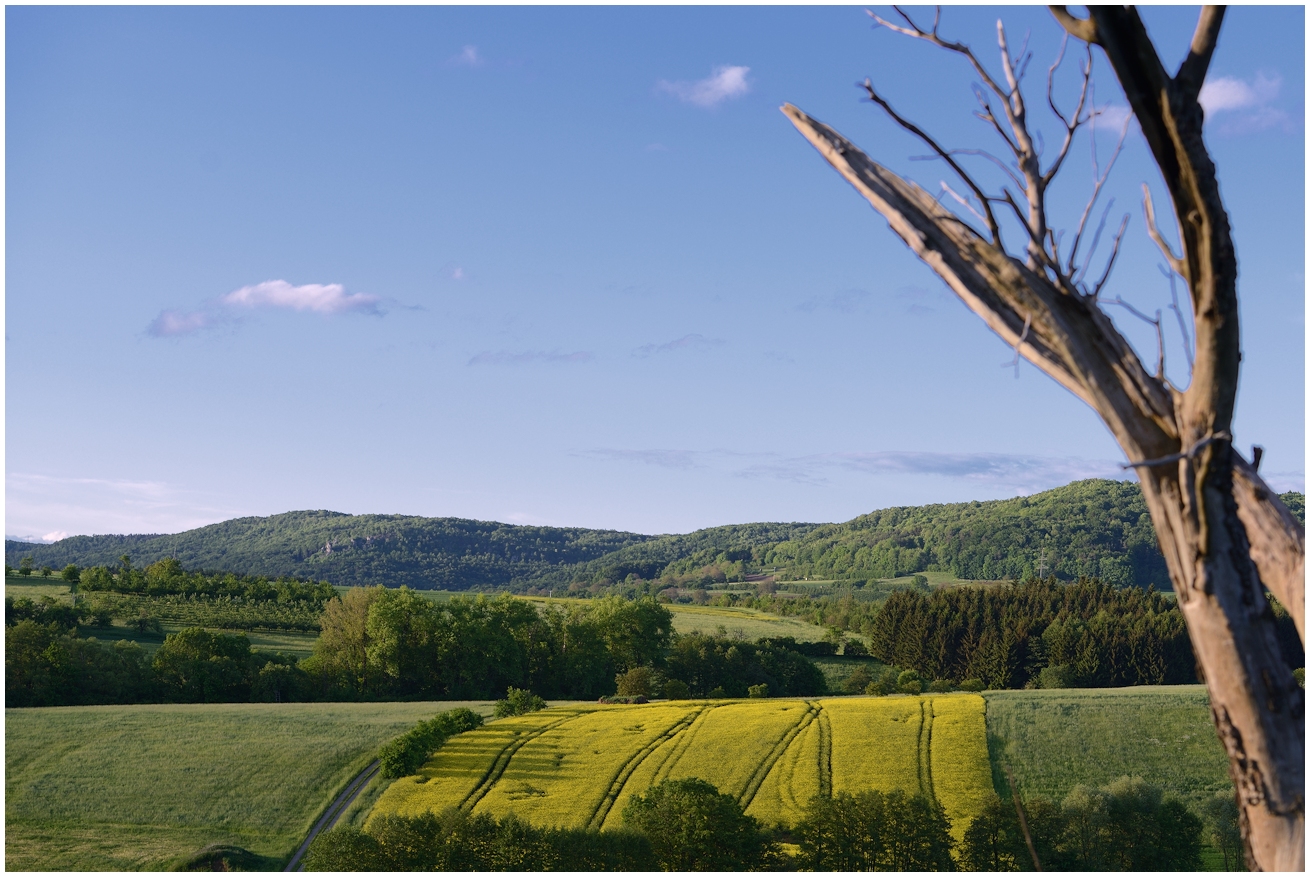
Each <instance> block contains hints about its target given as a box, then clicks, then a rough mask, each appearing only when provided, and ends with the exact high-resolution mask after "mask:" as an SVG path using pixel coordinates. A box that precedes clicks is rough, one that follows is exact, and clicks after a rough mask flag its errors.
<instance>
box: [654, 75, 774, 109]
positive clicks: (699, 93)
mask: <svg viewBox="0 0 1310 877" xmlns="http://www.w3.org/2000/svg"><path fill="white" fill-rule="evenodd" d="M750 69H751V68H749V67H729V66H721V67H715V68H714V72H713V73H711V74H710V76H709V78H708V79H702V80H700V81H699V82H669V81H667V80H664V79H661V80H660V81H659V82H658V83H656V86H655V87H656V88H658V89H659V90H660V91H664V92H668V93H669V94H671V95H673V96H674V97H676V98H678V100H681V101H685V102H687V103H689V104H695V105H696V106H698V107H714V106H718V105H719V104H720V103H722V102H723V101H725V100H728V99H729V98H734V97H741V96H742V95H743V94H746V92H748V91H750V87H751V86H750V83H749V82H748V81H747V80H746V74H747V73H749V72H750Z"/></svg>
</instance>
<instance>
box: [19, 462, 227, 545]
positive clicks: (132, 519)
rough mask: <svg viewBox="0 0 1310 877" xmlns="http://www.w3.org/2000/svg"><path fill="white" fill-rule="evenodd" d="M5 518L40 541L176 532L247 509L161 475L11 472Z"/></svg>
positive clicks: (225, 518) (225, 517)
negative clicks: (137, 477)
mask: <svg viewBox="0 0 1310 877" xmlns="http://www.w3.org/2000/svg"><path fill="white" fill-rule="evenodd" d="M5 505H6V508H5V514H6V524H7V525H8V528H9V529H11V531H12V532H14V533H25V534H35V533H42V534H44V535H43V536H41V537H40V539H41V541H56V540H58V539H64V538H67V537H68V536H69V535H70V534H92V533H176V532H179V531H181V530H188V529H191V528H192V527H199V526H203V525H205V524H212V523H214V522H216V521H222V520H227V519H229V518H233V517H238V516H241V515H245V514H250V513H251V512H250V510H249V509H245V508H233V507H230V506H224V505H221V504H220V505H216V504H214V502H213V498H212V497H207V496H200V495H197V494H195V493H194V492H192V491H188V490H184V489H181V488H179V487H177V486H175V485H172V484H168V483H166V482H162V481H141V480H133V479H124V478H89V477H73V476H57V475H44V474H38V473H30V472H10V473H7V474H6V477H5Z"/></svg>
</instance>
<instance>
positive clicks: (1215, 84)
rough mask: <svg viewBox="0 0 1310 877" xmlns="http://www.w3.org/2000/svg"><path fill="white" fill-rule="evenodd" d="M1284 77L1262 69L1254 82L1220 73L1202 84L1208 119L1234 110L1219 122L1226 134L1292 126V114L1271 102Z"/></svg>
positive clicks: (1221, 129) (1202, 97)
mask: <svg viewBox="0 0 1310 877" xmlns="http://www.w3.org/2000/svg"><path fill="white" fill-rule="evenodd" d="M1282 85H1283V78H1282V77H1281V76H1279V75H1278V74H1277V73H1266V72H1264V71H1261V72H1259V73H1257V74H1256V75H1255V78H1254V79H1253V80H1251V81H1250V82H1247V81H1245V80H1242V79H1238V78H1236V77H1233V76H1216V77H1214V78H1213V79H1210V80H1209V81H1207V82H1206V83H1205V85H1203V86H1201V95H1200V98H1199V100H1200V102H1201V107H1202V109H1204V110H1205V115H1206V117H1207V119H1210V118H1213V117H1215V116H1218V115H1220V114H1221V113H1234V114H1236V115H1235V117H1231V118H1228V119H1226V120H1225V121H1224V122H1223V124H1221V125H1220V126H1219V132H1220V133H1222V134H1251V133H1257V132H1260V131H1268V130H1269V129H1271V128H1283V129H1284V130H1292V127H1293V126H1292V119H1291V117H1290V116H1289V115H1288V114H1287V113H1286V112H1285V111H1284V110H1281V109H1278V108H1277V107H1274V106H1270V104H1272V103H1273V102H1274V101H1275V100H1277V99H1278V92H1279V91H1280V89H1281V88H1282Z"/></svg>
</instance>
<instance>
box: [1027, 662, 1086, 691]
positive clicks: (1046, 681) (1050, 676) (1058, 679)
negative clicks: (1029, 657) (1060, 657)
mask: <svg viewBox="0 0 1310 877" xmlns="http://www.w3.org/2000/svg"><path fill="white" fill-rule="evenodd" d="M1037 679H1038V685H1039V687H1041V688H1073V687H1074V685H1076V684H1077V679H1076V676H1075V674H1074V669H1073V668H1072V667H1070V666H1069V665H1068V664H1052V665H1051V666H1049V667H1043V668H1042V672H1041V673H1039V674H1038V676H1037Z"/></svg>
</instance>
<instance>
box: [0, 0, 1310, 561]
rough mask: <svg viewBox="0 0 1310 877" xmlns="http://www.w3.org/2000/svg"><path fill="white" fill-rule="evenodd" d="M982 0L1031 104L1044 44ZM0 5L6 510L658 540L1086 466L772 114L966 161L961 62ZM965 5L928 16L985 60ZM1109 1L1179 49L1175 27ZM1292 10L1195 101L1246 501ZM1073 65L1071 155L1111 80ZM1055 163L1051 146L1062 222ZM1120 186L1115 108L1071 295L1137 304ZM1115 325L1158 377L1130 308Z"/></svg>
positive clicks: (991, 493) (761, 30) (478, 15)
mask: <svg viewBox="0 0 1310 877" xmlns="http://www.w3.org/2000/svg"><path fill="white" fill-rule="evenodd" d="M1001 14H1002V16H1003V18H1004V19H1005V21H1006V23H1007V29H1008V32H1009V33H1010V35H1011V40H1012V42H1014V43H1016V44H1017V43H1019V42H1020V41H1021V40H1022V39H1023V36H1024V34H1028V35H1029V40H1030V43H1029V45H1030V47H1031V48H1032V50H1033V52H1034V60H1033V70H1034V71H1036V72H1035V73H1032V74H1030V83H1029V85H1030V89H1031V90H1032V96H1033V99H1034V102H1035V103H1038V104H1040V102H1041V100H1040V99H1041V92H1042V89H1043V82H1044V77H1045V71H1046V67H1047V66H1048V65H1049V64H1050V62H1051V60H1052V59H1053V58H1054V56H1055V54H1056V52H1057V51H1058V49H1059V44H1060V31H1059V30H1058V28H1057V27H1056V25H1055V24H1054V22H1053V21H1052V20H1051V19H1050V18H1049V16H1048V14H1047V13H1045V12H1044V11H1042V10H1040V9H1031V8H1009V9H1004V10H1002V13H1001ZM5 17H6V135H7V136H6V161H7V164H6V183H7V186H6V220H7V221H6V257H7V258H6V277H5V279H6V308H5V318H6V328H5V332H6V336H5V337H6V359H5V363H6V415H7V417H6V522H5V531H6V533H8V534H13V535H18V536H36V537H47V536H48V537H52V538H53V537H55V536H58V535H59V534H63V533H68V534H78V533H106V532H174V531H179V530H183V529H187V528H190V527H194V526H199V525H202V524H206V523H211V522H215V521H219V520H224V519H227V518H231V517H236V516H240V515H266V514H274V513H278V512H282V511H287V510H291V509H305V508H327V509H333V510H337V511H343V512H351V513H367V512H378V513H404V514H419V515H431V516H445V515H454V516H461V517H471V518H479V519H486V520H500V521H508V522H513V523H536V524H551V525H575V526H588V527H607V528H615V529H627V530H636V531H641V532H649V533H656V532H685V531H688V530H691V529H695V528H698V527H704V526H711V525H716V524H726V523H741V522H746V521H758V520H800V521H839V520H846V519H849V518H851V517H853V516H855V515H858V514H861V513H864V512H867V511H870V510H872V509H875V508H881V507H886V506H890V505H903V504H920V503H927V502H947V501H961V500H972V499H989V498H997V497H1004V496H1013V495H1016V494H1018V493H1030V492H1035V491H1038V490H1043V489H1047V488H1050V487H1054V486H1058V485H1060V484H1064V483H1067V482H1068V481H1071V480H1073V479H1075V478H1082V477H1090V476H1109V477H1122V476H1121V475H1120V469H1119V464H1120V463H1121V462H1122V456H1121V454H1120V453H1119V450H1118V448H1117V446H1116V445H1115V443H1114V442H1113V440H1112V439H1111V438H1110V437H1109V435H1108V433H1107V432H1106V431H1105V429H1104V428H1103V427H1102V426H1101V425H1100V422H1099V420H1098V419H1097V418H1096V417H1095V416H1094V415H1093V414H1092V413H1091V412H1090V411H1089V410H1087V409H1085V408H1084V407H1083V406H1082V405H1081V403H1079V402H1077V401H1076V400H1075V399H1073V398H1072V397H1071V396H1070V395H1068V394H1067V393H1066V392H1065V391H1063V390H1062V389H1060V388H1059V387H1058V386H1056V385H1055V384H1054V383H1053V382H1051V381H1050V380H1048V379H1047V378H1045V377H1044V376H1042V375H1041V374H1039V373H1038V372H1037V371H1036V370H1035V369H1033V368H1032V367H1031V366H1028V365H1026V364H1025V365H1024V366H1022V367H1021V368H1020V370H1019V377H1018V379H1017V380H1016V378H1015V373H1014V370H1013V369H1010V368H1006V367H1003V363H1005V362H1006V361H1008V360H1009V359H1010V358H1011V352H1010V351H1009V350H1008V349H1007V348H1005V346H1004V345H1003V344H1002V343H1001V342H1000V341H999V340H998V339H997V338H996V337H994V336H993V335H992V334H991V333H990V332H989V331H988V330H987V329H986V328H985V327H984V326H983V325H982V323H981V322H980V321H979V320H977V318H975V317H973V316H972V314H970V313H969V312H967V311H966V310H965V309H964V307H963V306H962V305H961V304H959V303H958V302H957V301H956V300H955V299H954V298H953V297H952V296H951V295H949V293H947V292H946V290H945V287H944V286H943V285H942V284H941V283H940V282H939V281H938V280H936V278H935V277H934V276H933V275H932V274H931V272H930V271H929V270H928V269H927V268H926V267H925V266H923V265H922V264H921V263H919V262H918V260H917V259H915V257H913V256H912V255H911V254H910V253H909V252H908V251H907V250H906V249H905V248H904V246H903V245H902V244H901V243H900V241H899V240H898V239H897V238H895V237H894V235H893V234H892V233H891V232H890V231H889V230H888V229H887V226H886V223H885V222H884V221H883V220H882V219H881V218H880V217H878V216H877V215H876V214H874V213H873V212H872V211H871V209H870V208H869V207H868V206H867V205H865V204H864V202H863V201H862V200H861V199H860V198H859V197H858V196H857V195H856V194H855V193H854V192H853V190H851V189H850V188H849V187H848V186H847V185H846V184H845V183H844V182H843V181H842V180H841V179H840V178H839V177H838V176H837V175H836V174H835V173H834V172H833V171H832V170H831V169H830V168H828V167H827V165H826V164H825V163H824V162H823V161H822V160H821V159H820V157H819V156H818V154H817V153H815V152H814V150H813V149H812V148H811V147H810V146H809V145H808V144H806V143H805V141H804V140H803V139H802V138H801V137H800V136H799V135H798V134H797V133H796V132H795V131H794V129H792V127H791V125H790V124H789V123H788V122H787V121H786V119H785V118H784V117H783V116H782V115H781V114H780V113H779V112H778V107H779V105H780V104H782V103H783V102H784V101H790V102H792V103H795V104H797V105H798V106H800V107H801V108H802V109H804V110H806V111H807V112H809V113H810V114H811V115H813V116H816V117H817V118H819V119H821V120H823V121H825V122H828V123H829V124H831V125H833V126H834V127H836V128H837V129H838V130H840V131H842V132H843V133H844V134H846V135H847V136H848V137H850V138H851V139H853V140H854V141H856V142H857V143H859V144H860V145H861V146H862V147H863V148H864V149H865V150H866V151H868V152H869V153H870V154H871V155H872V156H873V157H874V158H876V159H878V160H880V161H882V162H884V163H885V164H887V165H889V166H890V167H892V168H893V169H896V170H898V171H900V172H902V173H905V174H907V175H909V176H911V177H912V178H914V179H916V180H918V181H919V182H921V183H922V184H923V185H925V187H927V188H929V189H931V190H934V191H936V190H938V188H939V182H940V181H941V180H943V179H945V175H944V173H943V172H942V169H941V168H940V167H939V166H937V165H935V164H933V163H928V162H923V161H913V160H911V159H912V157H914V156H918V155H920V154H922V152H923V151H924V150H923V148H922V147H921V146H919V145H918V144H916V143H915V142H914V141H912V140H910V139H909V138H908V137H907V136H906V135H904V134H903V133H901V132H899V131H897V130H896V129H895V128H894V126H892V125H891V124H889V123H888V121H887V120H886V119H885V117H883V116H882V115H881V112H880V111H879V110H878V109H877V108H876V107H874V106H872V105H870V104H869V103H868V102H866V101H862V100H861V97H860V91H859V90H858V89H857V88H856V87H855V83H857V82H859V81H862V80H863V79H864V78H865V77H866V76H869V77H872V79H873V81H874V82H875V83H877V85H878V86H879V88H880V89H881V90H882V92H883V93H885V94H886V95H887V96H888V97H890V98H891V99H892V100H893V101H894V102H895V104H896V105H897V106H898V107H899V108H900V109H901V110H902V111H903V112H905V113H906V114H908V115H910V116H911V117H913V118H914V119H915V120H916V121H917V122H919V123H921V124H922V125H924V126H925V127H927V128H929V129H930V130H932V131H933V132H934V133H935V134H936V135H938V136H939V137H940V138H941V139H942V140H944V141H946V142H948V143H950V144H951V145H952V146H958V147H964V146H985V147H989V148H994V146H995V144H994V142H993V141H992V140H990V139H989V135H988V130H987V129H986V127H985V126H984V125H983V123H981V122H979V121H977V120H976V119H973V118H971V116H970V111H971V109H972V107H973V98H972V96H971V93H970V83H971V82H972V81H973V77H972V76H971V75H970V73H969V71H968V70H967V69H965V68H964V67H963V66H962V65H961V64H960V63H957V61H956V60H954V59H951V58H948V57H944V56H943V55H942V54H941V53H939V52H938V51H936V50H934V49H932V48H931V47H928V46H924V45H921V44H917V43H914V42H913V41H911V40H908V39H906V38H904V37H900V36H898V35H896V34H894V33H891V32H889V31H887V30H885V29H874V28H872V27H871V25H872V22H871V20H870V19H869V17H868V16H867V15H866V14H865V12H864V10H863V8H861V7H822V8H686V7H675V8H566V9H555V8H544V7H532V8H440V9H433V8H413V7H400V8H385V9H383V8H295V7H293V8H259V7H255V8H240V7H216V8H159V7H146V8H135V9H120V8H104V7H82V8H52V7H9V8H7V9H6V13H5ZM996 18H997V12H996V11H995V10H991V9H987V8H983V7H970V8H961V9H947V10H946V12H945V16H944V26H943V29H944V32H945V33H947V34H948V35H950V36H953V37H955V38H958V39H961V40H963V41H965V42H969V43H971V44H972V45H974V46H975V47H976V48H977V49H978V51H979V52H980V54H981V55H982V56H983V58H984V59H985V60H986V61H987V62H988V63H990V64H992V65H993V69H996V66H997V61H996V58H997V56H996V54H995V39H996V31H995V21H996ZM1147 22H1148V26H1149V27H1150V28H1151V31H1152V34H1153V35H1154V36H1155V37H1156V39H1157V43H1158V44H1159V46H1160V49H1161V53H1162V56H1163V57H1164V58H1166V59H1168V61H1167V62H1168V63H1169V64H1170V65H1171V66H1172V65H1174V64H1176V63H1177V61H1178V60H1180V59H1181V57H1182V55H1183V52H1184V49H1185V46H1186V44H1187V42H1188V40H1189V38H1190V35H1191V31H1192V26H1193V24H1194V22H1195V9H1191V8H1168V9H1155V10H1149V11H1148V14H1147ZM1304 33H1305V26H1304V12H1303V10H1302V9H1301V8H1297V7H1281V8H1246V7H1238V8H1235V9H1233V10H1232V11H1231V12H1230V13H1229V16H1228V19H1227V21H1226V23H1225V28H1224V32H1223V35H1222V36H1221V39H1220V44H1219V49H1218V52H1217V54H1216V56H1215V60H1214V64H1213V66H1212V68H1211V89H1210V91H1209V93H1208V96H1207V100H1208V102H1209V106H1210V108H1211V112H1210V113H1209V114H1208V116H1207V119H1208V121H1207V127H1208V132H1207V142H1208V144H1209V146H1210V148H1211V151H1212V153H1213V155H1214V157H1215V159H1216V163H1217V165H1218V167H1219V173H1220V180H1221V184H1222V188H1223V192H1224V195H1225V198H1226V201H1227V205H1228V208H1229V211H1230V215H1231V218H1232V222H1233V227H1234V235H1235V238H1236V241H1237V246H1238V254H1239V260H1240V265H1241V277H1240V280H1239V291H1240V295H1241V301H1242V320H1243V338H1244V357H1245V358H1244V362H1243V373H1242V387H1241V391H1240V397H1239V405H1238V417H1237V422H1236V426H1235V433H1236V438H1237V441H1238V444H1239V445H1240V446H1241V447H1243V448H1244V449H1245V448H1248V447H1249V446H1250V445H1251V444H1261V445H1263V446H1264V447H1265V448H1266V449H1267V455H1266V457H1265V462H1264V464H1263V467H1262V471H1264V472H1265V473H1266V474H1267V477H1268V478H1270V480H1271V481H1272V482H1273V483H1274V485H1275V486H1276V487H1278V488H1280V489H1303V484H1304V468H1305V467H1304V456H1305V453H1304V452H1305V429H1304V423H1305V410H1304V398H1305V384H1304V374H1305V319H1304V315H1305V308H1304V267H1305V266H1304V240H1305V204H1304V191H1305V186H1304V146H1305V145H1304V127H1305V117H1304V103H1305V101H1304V91H1303V83H1304V79H1305V71H1304V54H1305V47H1304ZM1077 57H1078V56H1077V54H1076V53H1074V54H1071V55H1070V60H1069V61H1068V62H1067V64H1066V66H1065V67H1064V68H1062V73H1061V77H1064V78H1062V79H1059V80H1057V82H1058V83H1060V84H1062V85H1064V86H1065V88H1066V89H1067V88H1068V87H1071V86H1072V85H1073V83H1074V78H1075V76H1076V72H1075V71H1074V67H1073V63H1074V62H1075V61H1076V60H1077ZM1094 64H1095V68H1094V69H1095V71H1096V73H1095V78H1094V81H1095V86H1096V94H1095V98H1096V104H1097V106H1098V107H1101V108H1103V109H1104V110H1105V116H1104V120H1105V122H1106V124H1101V125H1098V127H1097V128H1096V131H1097V132H1098V133H1097V135H1096V137H1097V143H1098V146H1099V151H1098V155H1099V157H1100V159H1101V160H1102V161H1104V159H1105V157H1106V155H1107V154H1108V153H1109V152H1111V151H1112V150H1113V146H1114V141H1115V140H1116V139H1117V134H1118V130H1117V128H1116V127H1115V125H1113V124H1111V122H1112V121H1113V120H1115V119H1116V118H1122V117H1123V100H1122V95H1121V93H1120V92H1119V90H1118V87H1117V85H1116V84H1115V82H1114V79H1113V76H1112V75H1110V71H1109V68H1108V64H1107V63H1106V62H1105V61H1104V58H1103V57H1102V56H1099V55H1098V56H1096V57H1095V61H1094ZM1065 96H1066V98H1069V97H1071V95H1069V94H1068V93H1067V91H1066V92H1065ZM1048 130H1049V129H1048ZM993 136H994V135H993ZM1051 136H1053V135H1051ZM1091 168H1092V166H1091V155H1090V152H1089V151H1088V150H1087V148H1086V141H1085V140H1084V141H1082V142H1080V144H1079V145H1078V146H1077V147H1076V148H1075V150H1074V152H1073V154H1072V155H1071V158H1070V161H1069V164H1068V169H1067V170H1066V172H1065V174H1064V176H1063V177H1062V179H1063V180H1065V182H1061V183H1058V184H1057V188H1056V190H1055V194H1054V196H1053V197H1054V198H1055V200H1056V202H1057V209H1056V213H1057V218H1058V219H1059V220H1060V221H1061V222H1062V223H1063V224H1065V225H1066V226H1067V225H1072V224H1073V223H1074V222H1076V214H1077V212H1078V211H1079V210H1081V208H1082V204H1083V201H1084V199H1085V198H1086V196H1087V193H1088V191H1089V190H1090V185H1091V178H1092V169H1091ZM1143 182H1145V183H1148V184H1151V185H1152V186H1153V187H1154V191H1155V192H1156V198H1157V203H1159V202H1160V201H1161V200H1162V199H1163V197H1164V195H1163V192H1162V189H1161V187H1160V184H1159V181H1158V177H1157V175H1156V173H1155V171H1154V169H1153V167H1152V166H1151V164H1150V162H1149V157H1148V156H1147V155H1146V152H1145V149H1144V147H1143V146H1142V144H1141V142H1140V138H1139V137H1138V135H1137V134H1136V132H1135V130H1130V133H1129V135H1128V140H1127V143H1126V145H1125V148H1124V152H1123V154H1122V156H1121V157H1120V159H1119V162H1118V164H1117V166H1116V168H1115V172H1114V175H1113V176H1112V178H1111V181H1110V183H1109V185H1108V188H1107V198H1108V197H1113V198H1114V199H1115V206H1114V208H1113V211H1112V219H1111V221H1112V224H1113V223H1114V222H1115V221H1117V219H1118V217H1119V215H1120V214H1121V213H1124V212H1126V213H1128V214H1130V215H1131V219H1130V225H1129V229H1128V233H1127V235H1126V238H1125V244H1124V250H1123V255H1122V257H1121V261H1120V264H1119V266H1118V268H1117V270H1116V274H1115V279H1114V280H1113V281H1112V285H1111V287H1110V288H1109V292H1108V294H1109V295H1110V296H1114V295H1121V296H1123V298H1124V299H1125V300H1128V301H1130V302H1132V303H1133V304H1134V305H1135V306H1137V307H1138V308H1140V309H1142V310H1144V311H1147V312H1154V310H1155V309H1157V308H1166V307H1167V305H1168V303H1169V287H1168V283H1167V282H1166V280H1165V279H1164V277H1163V276H1161V274H1160V273H1159V271H1158V270H1157V267H1156V266H1157V265H1158V264H1159V262H1160V257H1159V255H1158V253H1157V252H1156V251H1155V250H1154V248H1153V245H1152V244H1151V243H1150V241H1149V240H1148V239H1147V237H1146V234H1145V229H1144V225H1143V222H1142V212H1141V194H1140V186H1141V184H1142V183H1143ZM1103 203H1104V201H1103ZM1102 252H1104V245H1103V250H1102ZM1165 314H1166V316H1168V315H1169V312H1168V311H1167V310H1166V311H1165ZM1111 315H1112V317H1113V318H1114V319H1115V321H1116V323H1117V324H1118V325H1120V326H1121V327H1122V328H1123V329H1124V330H1125V331H1126V332H1128V333H1129V334H1130V337H1132V338H1133V340H1134V341H1135V342H1136V343H1137V344H1138V346H1139V349H1140V350H1143V358H1144V359H1145V360H1146V361H1147V363H1148V365H1153V364H1154V359H1155V354H1154V347H1155V341H1154V335H1153V330H1151V329H1150V327H1148V326H1145V325H1144V324H1141V323H1139V322H1137V321H1135V320H1134V318H1132V317H1131V316H1130V315H1129V314H1127V313H1126V312H1125V311H1123V310H1122V309H1113V310H1112V311H1111ZM1166 343H1167V346H1168V354H1167V363H1168V369H1169V373H1170V374H1171V375H1172V376H1173V377H1174V379H1175V380H1178V381H1185V379H1186V366H1185V363H1184V354H1183V350H1182V344H1181V338H1180V335H1179V334H1178V332H1177V330H1176V329H1174V327H1173V326H1169V333H1168V334H1167V339H1166Z"/></svg>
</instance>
